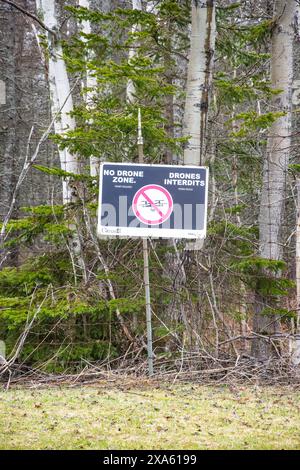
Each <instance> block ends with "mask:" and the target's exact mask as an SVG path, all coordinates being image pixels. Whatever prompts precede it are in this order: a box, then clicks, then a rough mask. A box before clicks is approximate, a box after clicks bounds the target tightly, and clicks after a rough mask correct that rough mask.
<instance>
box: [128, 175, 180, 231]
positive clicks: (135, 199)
mask: <svg viewBox="0 0 300 470" xmlns="http://www.w3.org/2000/svg"><path fill="white" fill-rule="evenodd" d="M153 189H154V190H156V191H159V192H161V193H162V194H163V196H164V197H165V198H166V200H167V202H166V203H167V205H168V208H167V211H166V212H163V211H161V210H160V209H159V207H157V205H156V204H155V201H153V200H152V199H151V197H149V195H148V194H147V191H151V190H153ZM141 197H143V199H144V200H145V201H146V202H147V203H148V204H149V205H150V206H151V209H152V210H153V211H156V213H157V215H158V216H159V217H157V218H156V219H155V220H149V219H147V218H146V217H145V216H144V215H143V214H142V213H141V209H140V208H139V207H138V206H139V199H140V198H141ZM145 201H144V202H145ZM148 207H149V206H148ZM132 209H133V212H134V215H135V216H136V217H137V219H139V220H140V221H141V222H143V223H144V224H147V225H160V224H162V223H163V222H165V221H166V220H168V218H169V217H170V215H171V214H172V211H173V199H172V196H171V194H170V193H169V191H167V190H166V189H165V188H163V187H162V186H159V185H158V184H147V185H146V186H143V187H142V188H140V189H139V190H138V191H137V192H136V193H135V195H134V197H133V201H132Z"/></svg>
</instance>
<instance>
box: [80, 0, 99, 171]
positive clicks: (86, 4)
mask: <svg viewBox="0 0 300 470" xmlns="http://www.w3.org/2000/svg"><path fill="white" fill-rule="evenodd" d="M78 5H79V6H80V7H83V8H87V9H88V10H89V9H90V7H91V5H90V0H79V1H78ZM81 30H82V32H83V33H84V35H89V34H91V33H92V28H91V23H90V21H88V20H82V25H81ZM92 58H93V55H92V54H90V53H87V60H89V59H92ZM85 85H86V88H87V91H86V95H85V99H86V104H87V107H88V108H90V107H92V106H93V102H94V98H95V97H96V87H97V78H96V77H95V75H94V74H93V73H91V71H90V69H89V68H87V70H86V83H85ZM98 174H99V158H98V157H95V156H94V155H91V156H90V175H91V176H98Z"/></svg>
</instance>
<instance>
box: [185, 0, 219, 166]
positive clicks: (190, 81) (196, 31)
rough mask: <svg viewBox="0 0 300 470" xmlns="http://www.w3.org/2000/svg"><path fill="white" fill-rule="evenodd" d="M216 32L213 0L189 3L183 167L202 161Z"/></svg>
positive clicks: (193, 0) (194, 0)
mask: <svg viewBox="0 0 300 470" xmlns="http://www.w3.org/2000/svg"><path fill="white" fill-rule="evenodd" d="M215 32H216V25H215V2H214V0H206V1H199V0H192V31H191V47H190V57H189V64H188V77H187V90H186V101H185V112H184V135H185V136H190V137H189V140H188V142H187V144H186V148H185V150H184V157H183V159H184V164H185V165H201V164H202V163H203V162H204V159H205V139H206V129H207V116H208V105H209V94H210V89H211V81H212V64H213V55H214V47H215Z"/></svg>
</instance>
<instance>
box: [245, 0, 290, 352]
mask: <svg viewBox="0 0 300 470" xmlns="http://www.w3.org/2000/svg"><path fill="white" fill-rule="evenodd" d="M295 8H296V2H295V1H294V0H277V1H276V2H275V12H274V18H276V21H277V24H276V27H275V28H274V30H273V35H272V45H271V81H272V87H273V88H274V89H280V90H282V92H281V93H280V94H279V95H275V96H274V97H273V100H272V108H273V111H284V112H285V113H286V114H285V115H284V116H282V117H280V118H279V119H277V120H276V121H275V122H274V124H273V125H272V126H271V128H270V130H269V137H268V141H267V150H266V158H265V161H264V167H263V182H262V193H261V203H260V215H259V233H260V240H259V244H260V256H261V257H262V258H265V259H269V260H279V259H281V257H282V249H281V243H280V235H281V234H280V230H281V225H282V220H283V208H284V197H285V186H286V172H287V169H288V161H289V152H290V146H291V90H292V78H293V35H294V30H293V26H292V24H293V17H294V13H295ZM264 307H265V301H264V299H263V298H262V297H261V296H260V295H258V297H257V305H256V311H255V315H254V322H253V330H254V331H255V333H258V334H272V333H274V332H276V331H277V330H278V325H279V322H278V320H276V317H274V318H271V317H269V316H267V315H263V314H261V311H262V310H263V308H264ZM252 354H253V355H254V356H255V357H256V358H258V359H261V360H265V359H268V358H269V357H270V355H271V354H272V348H270V345H269V344H268V343H267V342H266V341H265V340H264V339H262V338H260V337H257V339H255V340H254V341H253V344H252Z"/></svg>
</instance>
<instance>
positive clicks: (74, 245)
mask: <svg viewBox="0 0 300 470" xmlns="http://www.w3.org/2000/svg"><path fill="white" fill-rule="evenodd" d="M36 1H37V5H36V6H37V10H38V11H40V12H41V13H42V16H43V20H44V24H45V26H46V27H47V30H48V34H47V42H48V57H49V59H48V67H49V71H48V80H49V89H50V98H51V100H50V101H51V112H52V116H57V118H56V119H55V121H54V131H55V134H56V135H58V136H62V135H63V133H64V132H65V131H67V130H68V131H73V130H75V127H76V123H75V119H74V117H72V115H71V113H72V111H73V110H74V106H73V99H72V90H71V85H70V81H69V77H68V74H67V68H66V64H65V61H64V58H63V51H62V46H61V43H60V42H59V40H58V39H59V38H58V32H59V26H58V18H57V10H56V2H55V0H36ZM49 31H53V32H52V33H51V32H49ZM58 152H59V158H60V166H61V169H62V170H63V171H65V172H67V173H73V174H80V164H79V159H78V157H77V156H76V155H74V154H72V153H71V152H70V151H69V149H68V148H67V147H65V148H63V149H62V148H59V149H58ZM62 194H63V204H69V203H71V202H77V201H78V192H77V190H76V188H75V187H74V185H73V184H72V183H71V180H70V178H69V177H67V178H64V180H63V185H62ZM70 229H71V230H72V237H71V243H70V255H71V257H72V259H73V268H74V274H75V272H76V269H75V264H77V265H78V264H79V266H80V268H81V270H82V272H83V273H85V272H86V270H85V264H84V260H83V257H82V247H81V240H80V236H79V233H78V227H76V226H75V225H73V224H72V225H71V226H70ZM84 276H85V274H84ZM75 277H76V275H75Z"/></svg>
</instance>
